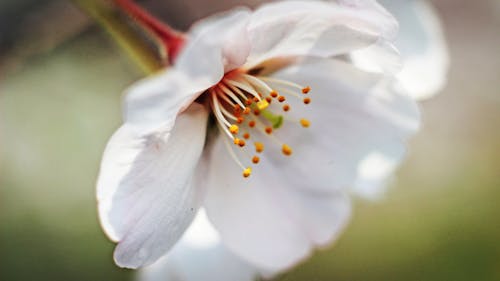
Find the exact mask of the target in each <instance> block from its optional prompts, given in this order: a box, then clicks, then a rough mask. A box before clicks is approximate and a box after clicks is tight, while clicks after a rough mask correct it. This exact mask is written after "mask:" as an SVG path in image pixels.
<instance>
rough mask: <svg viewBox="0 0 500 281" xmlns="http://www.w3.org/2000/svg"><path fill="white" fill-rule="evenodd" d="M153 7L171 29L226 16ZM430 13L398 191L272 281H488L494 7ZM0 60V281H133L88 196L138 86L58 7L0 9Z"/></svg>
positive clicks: (498, 64)
mask: <svg viewBox="0 0 500 281" xmlns="http://www.w3.org/2000/svg"><path fill="white" fill-rule="evenodd" d="M395 1H396V0H395ZM156 2H161V3H156V5H158V4H159V8H156V9H155V11H158V12H160V11H164V12H163V13H164V14H163V16H164V17H165V18H167V19H168V21H169V23H171V24H173V25H175V26H177V27H179V28H186V27H187V26H189V24H190V23H191V22H192V21H193V20H194V19H197V18H200V17H202V16H204V15H207V14H209V13H212V12H213V11H216V10H218V9H221V8H222V7H223V6H224V5H228V3H227V2H228V1H213V2H211V1H206V2H210V3H209V4H204V5H201V6H200V5H194V4H193V3H191V2H190V1H173V2H169V1H166V0H165V1H156ZM232 2H238V1H232ZM433 3H434V5H435V7H436V8H437V11H438V12H439V14H440V16H441V19H442V23H443V25H444V28H445V32H446V33H445V34H446V38H447V41H448V45H449V48H450V52H451V69H450V72H449V83H448V86H447V87H446V88H445V89H444V90H443V91H442V93H441V94H440V95H438V96H436V97H435V98H432V99H430V100H428V101H425V102H422V103H421V108H422V113H423V128H422V130H421V131H420V133H419V134H418V135H417V136H416V137H415V138H413V139H412V142H411V144H410V151H409V157H408V158H407V160H406V161H405V162H404V164H403V165H402V166H401V168H400V169H399V170H398V173H397V179H396V180H395V181H394V182H393V183H392V184H391V186H390V189H389V192H388V193H387V194H386V196H385V198H384V199H383V200H381V201H377V202H369V201H364V200H359V199H358V200H356V202H355V213H354V217H353V219H352V222H351V224H350V226H349V227H348V228H347V231H346V232H345V233H344V235H343V236H342V237H341V239H340V240H338V241H337V242H336V243H335V245H333V246H332V247H330V248H329V249H326V250H322V251H319V252H317V254H316V255H315V256H314V257H313V258H312V259H310V260H309V261H307V262H305V263H304V264H302V265H300V266H298V267H297V268H296V269H294V270H292V271H291V272H289V273H286V274H284V275H282V276H280V277H278V278H277V279H276V280H280V281H298V280H304V281H305V280H307V281H315V280H317V281H328V280H338V281H348V280H349V281H364V280H367V281H368V280H370V281H373V280H384V281H388V280H405V281H422V280H425V281H432V280H435V281H443V280H454V281H460V280H464V281H472V280H474V281H482V280H484V281H486V280H488V281H493V280H500V219H499V218H500V203H499V200H500V92H499V91H500V90H499V89H500V79H499V78H500V58H499V56H498V51H499V47H500V3H499V2H498V1H497V0H483V1H467V0H435V1H433ZM146 4H151V3H146ZM203 6H206V7H203ZM0 60H1V61H0V62H1V66H0V280H2V281H4V280H9V281H10V280H54V281H57V280H106V281H108V280H132V278H133V272H132V271H129V270H122V269H119V268H117V267H116V266H115V265H114V263H113V261H112V257H111V256H112V251H113V248H114V245H113V244H112V243H111V242H109V241H108V239H107V238H106V237H105V235H104V234H103V232H102V231H101V229H100V226H99V223H98V220H97V213H96V202H95V195H94V184H95V180H96V176H97V172H98V167H99V162H100V157H101V153H102V151H103V149H104V146H105V144H106V142H107V140H108V138H109V137H110V135H111V134H112V132H113V131H114V130H115V129H116V128H117V127H118V126H119V124H120V116H121V115H120V114H121V113H120V107H121V95H120V93H121V91H122V90H123V89H124V88H125V87H126V86H127V85H129V84H130V83H131V82H132V81H134V80H136V79H138V78H139V77H141V76H142V74H141V72H140V71H139V70H138V69H137V68H136V66H135V65H133V64H132V63H131V62H130V61H129V60H128V58H127V57H126V56H125V55H123V53H122V52H120V51H119V49H118V48H117V47H116V45H114V44H113V42H111V41H110V40H109V37H108V36H107V34H106V33H105V32H103V31H102V30H101V29H100V28H98V27H97V26H95V25H94V24H93V23H92V21H91V20H89V19H88V18H87V17H86V16H85V15H84V14H83V13H81V12H80V11H79V10H78V9H76V8H75V7H73V6H72V5H71V4H70V2H67V1H62V0H55V1H36V0H2V1H1V2H0Z"/></svg>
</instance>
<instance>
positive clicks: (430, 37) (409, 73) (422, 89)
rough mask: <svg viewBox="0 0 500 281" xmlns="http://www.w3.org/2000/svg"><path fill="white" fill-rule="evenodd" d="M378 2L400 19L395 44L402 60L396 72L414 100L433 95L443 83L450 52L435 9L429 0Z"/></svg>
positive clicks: (387, 0)
mask: <svg viewBox="0 0 500 281" xmlns="http://www.w3.org/2000/svg"><path fill="white" fill-rule="evenodd" d="M380 2H382V4H384V5H386V7H387V9H389V10H390V11H391V12H392V13H393V14H394V15H395V16H396V18H397V19H398V20H399V22H400V26H401V30H400V34H399V37H398V38H397V40H396V42H395V44H396V46H397V47H398V49H399V50H400V51H401V55H402V57H403V60H404V68H403V70H402V71H401V73H400V74H399V75H398V77H399V79H400V81H401V83H402V86H403V87H404V88H405V89H406V90H407V91H408V92H409V93H410V94H411V95H412V96H413V97H414V98H416V99H425V98H428V97H430V96H432V95H434V94H436V93H437V92H438V91H440V90H441V89H442V88H443V87H444V86H445V84H446V80H447V72H448V67H449V55H448V48H447V46H446V41H445V38H444V35H443V30H442V27H441V24H440V21H439V18H438V16H437V15H436V13H435V11H434V9H433V8H432V7H431V5H430V4H429V2H428V1H415V0H403V1H390V0H382V1H380Z"/></svg>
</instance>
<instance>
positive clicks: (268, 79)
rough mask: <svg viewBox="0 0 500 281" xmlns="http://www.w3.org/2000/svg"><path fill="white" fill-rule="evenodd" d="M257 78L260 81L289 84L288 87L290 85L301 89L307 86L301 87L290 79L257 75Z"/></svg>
mask: <svg viewBox="0 0 500 281" xmlns="http://www.w3.org/2000/svg"><path fill="white" fill-rule="evenodd" d="M257 78H259V79H260V80H262V81H268V82H271V83H275V84H281V85H285V86H289V87H292V88H296V89H299V90H301V91H302V89H304V88H307V87H302V86H301V85H299V84H296V83H293V82H290V81H286V80H281V79H276V78H270V77H263V76H258V77H257Z"/></svg>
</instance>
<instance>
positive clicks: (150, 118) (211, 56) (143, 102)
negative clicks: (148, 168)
mask: <svg viewBox="0 0 500 281" xmlns="http://www.w3.org/2000/svg"><path fill="white" fill-rule="evenodd" d="M248 17H249V12H248V11H247V10H242V9H238V10H233V11H230V12H228V13H225V14H221V15H217V16H214V17H212V18H209V19H206V20H203V21H200V22H198V23H197V24H196V25H195V26H194V27H193V30H192V31H191V33H190V37H189V39H188V41H187V43H186V46H184V48H183V50H182V52H181V53H180V54H179V56H178V58H177V59H176V61H175V64H174V66H173V67H172V68H170V69H168V70H163V71H161V72H160V73H159V74H156V75H153V76H151V77H148V78H145V79H143V80H141V81H139V82H137V83H136V84H134V85H132V86H131V87H130V88H129V89H128V90H127V91H126V100H125V121H126V122H127V123H129V124H131V125H133V126H137V127H139V128H140V129H141V130H143V131H149V130H154V129H156V128H160V127H161V128H167V130H168V129H169V128H171V127H172V126H173V124H174V122H175V118H176V116H177V114H178V113H179V112H182V111H183V110H185V108H187V106H189V105H190V104H191V103H192V102H193V101H194V100H195V99H196V98H197V97H198V95H199V94H200V93H202V92H203V91H205V90H206V89H208V88H209V87H211V86H213V85H214V84H216V83H217V82H218V81H219V80H220V79H221V78H222V77H223V75H224V72H225V71H228V70H231V69H232V68H234V67H238V66H240V65H242V64H243V63H245V61H246V58H247V56H248V52H249V48H250V46H249V43H248V38H247V36H246V24H247V22H248V20H247V19H248Z"/></svg>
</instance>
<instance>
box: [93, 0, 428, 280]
mask: <svg viewBox="0 0 500 281" xmlns="http://www.w3.org/2000/svg"><path fill="white" fill-rule="evenodd" d="M396 29H397V23H396V22H395V20H394V19H393V18H392V17H391V16H390V15H389V14H388V13H387V12H385V11H383V10H381V9H371V8H370V9H369V8H366V9H365V8H363V9H360V8H358V7H355V6H352V7H351V6H349V5H340V4H337V3H324V2H316V1H289V2H278V3H273V4H268V5H264V6H262V7H261V8H259V9H257V10H256V11H254V12H251V11H249V10H246V9H238V10H233V11H231V12H229V13H226V14H221V15H218V16H216V17H212V18H209V19H206V20H203V21H201V22H199V23H198V24H197V25H195V27H193V28H192V30H191V31H190V33H189V35H188V38H189V39H188V41H187V43H186V45H185V47H184V49H183V50H182V51H181V52H180V54H179V56H178V57H177V58H176V59H175V64H174V65H173V66H172V67H171V68H170V69H169V70H168V71H164V72H162V73H160V74H159V75H156V76H153V77H150V78H146V79H144V80H142V81H140V82H138V83H137V84H135V85H134V86H132V87H131V88H130V89H129V90H128V92H127V98H126V104H125V107H126V109H125V123H124V125H123V126H122V127H121V128H120V129H118V131H117V132H116V133H115V134H114V135H113V137H112V138H111V140H110V141H109V143H108V146H107V147H106V151H105V153H104V157H103V160H102V166H101V172H100V176H99V180H98V187H97V196H98V201H99V215H100V219H101V223H102V226H103V228H104V230H105V231H106V233H107V234H108V236H109V237H110V239H112V240H113V241H117V242H118V246H117V247H116V250H115V255H114V257H115V261H116V263H117V264H118V265H120V266H123V267H129V268H137V267H140V266H144V265H149V264H152V263H153V262H155V261H156V260H158V259H159V258H160V257H161V256H163V255H164V254H165V253H167V252H168V251H169V250H170V249H171V248H172V247H173V246H174V245H175V244H176V242H177V241H178V240H179V238H180V237H181V236H182V234H183V233H184V232H185V230H186V229H187V228H188V226H189V225H190V224H191V222H192V220H193V218H194V217H195V214H196V213H197V211H198V209H199V207H200V206H203V207H204V209H205V210H206V215H207V217H208V219H209V221H210V222H211V224H212V225H213V227H214V228H215V229H216V233H217V237H219V238H220V243H221V244H220V245H221V246H222V247H223V249H224V251H227V252H226V253H227V254H229V255H233V256H236V257H238V258H239V259H240V261H241V262H242V263H243V264H247V265H249V268H254V269H255V270H257V271H258V272H260V273H261V274H273V273H275V272H279V271H282V270H284V269H287V268H289V267H290V266H293V265H294V264H296V263H297V262H299V261H301V260H303V259H304V258H305V257H307V256H308V255H309V254H310V253H311V251H312V249H314V248H315V247H320V246H325V245H328V244H329V243H330V242H332V241H333V240H334V239H335V238H336V237H338V235H339V233H340V231H341V230H342V228H343V226H344V225H345V224H346V223H347V220H348V218H349V213H350V203H349V198H348V188H350V187H351V186H352V185H354V184H356V182H357V181H358V178H359V176H360V174H359V173H358V172H359V171H358V167H359V165H360V164H361V162H362V161H363V159H365V158H366V157H367V156H368V155H373V154H376V155H383V156H384V157H390V159H398V160H399V159H401V157H402V155H403V154H404V151H405V146H404V145H405V141H406V140H407V138H408V137H409V136H410V135H411V134H412V133H414V132H415V131H416V129H417V128H418V123H419V113H418V109H417V107H416V104H415V102H414V101H413V100H412V99H411V98H409V97H408V96H405V95H404V94H400V93H398V92H396V91H393V89H392V88H391V87H390V86H391V85H392V76H391V75H392V71H394V70H395V69H397V65H398V63H397V53H396V52H395V49H394V47H393V46H392V45H391V43H390V40H391V39H392V38H393V37H394V36H395V34H396ZM368 48H371V49H372V50H370V52H372V53H373V52H376V53H378V54H379V56H376V58H377V60H374V61H373V63H378V64H380V68H381V69H383V71H384V72H383V73H372V72H366V71H363V70H361V69H359V68H358V67H357V65H356V64H353V63H352V61H353V59H354V57H355V56H356V55H357V54H356V52H361V51H363V50H365V49H368ZM378 58H384V59H383V60H379V59H378ZM367 59H370V58H367ZM259 94H261V95H262V97H261V96H260V95H259ZM269 101H270V102H269ZM280 101H281V102H280ZM309 103H310V104H309ZM247 134H248V135H247ZM257 162H258V164H257ZM193 227H194V228H196V225H193ZM182 241H184V239H183V240H182ZM182 243H183V242H180V244H179V245H182ZM176 247H177V246H176ZM178 247H182V246H178ZM173 251H175V248H174V250H173ZM167 258H168V256H167Z"/></svg>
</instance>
